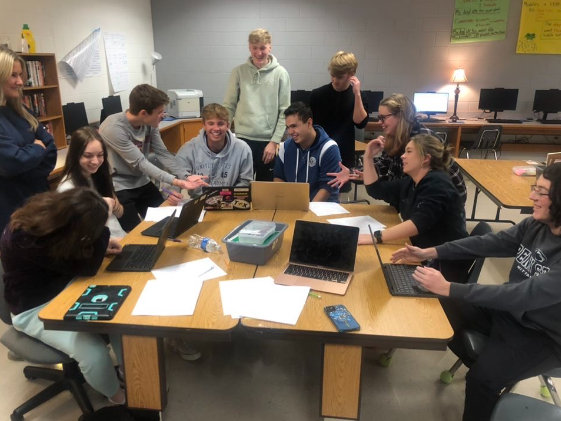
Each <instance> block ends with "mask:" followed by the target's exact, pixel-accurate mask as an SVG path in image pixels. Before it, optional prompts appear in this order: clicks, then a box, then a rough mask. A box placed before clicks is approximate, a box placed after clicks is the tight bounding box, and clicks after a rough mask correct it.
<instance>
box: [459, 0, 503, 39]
mask: <svg viewBox="0 0 561 421" xmlns="http://www.w3.org/2000/svg"><path fill="white" fill-rule="evenodd" d="M508 5H509V0H492V1H479V0H456V6H455V9H454V20H453V23H452V37H451V38H450V42H451V43H452V44H461V43H466V42H481V41H497V40H501V39H505V36H506V20H507V17H508Z"/></svg>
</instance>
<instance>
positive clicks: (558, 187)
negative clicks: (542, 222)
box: [542, 162, 561, 228]
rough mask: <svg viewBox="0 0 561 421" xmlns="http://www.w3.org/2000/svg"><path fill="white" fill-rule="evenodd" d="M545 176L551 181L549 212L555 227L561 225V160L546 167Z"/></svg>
mask: <svg viewBox="0 0 561 421" xmlns="http://www.w3.org/2000/svg"><path fill="white" fill-rule="evenodd" d="M542 176H543V178H545V179H546V180H548V181H550V182H551V187H550V188H549V199H550V200H551V205H549V214H550V215H551V219H552V220H553V224H554V225H555V227H556V228H557V227H559V226H561V162H559V163H557V164H553V165H550V166H549V167H546V168H545V170H544V171H543V174H542Z"/></svg>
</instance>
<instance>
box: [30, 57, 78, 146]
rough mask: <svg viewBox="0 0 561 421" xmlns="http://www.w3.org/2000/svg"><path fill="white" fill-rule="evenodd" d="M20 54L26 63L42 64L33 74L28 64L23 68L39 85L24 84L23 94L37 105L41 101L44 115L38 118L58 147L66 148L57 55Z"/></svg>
mask: <svg viewBox="0 0 561 421" xmlns="http://www.w3.org/2000/svg"><path fill="white" fill-rule="evenodd" d="M19 55H20V57H21V58H23V59H24V60H25V62H26V63H29V64H32V63H33V62H38V63H40V66H39V65H38V66H36V67H35V69H36V71H35V72H33V70H32V71H31V73H32V74H31V75H30V74H29V73H28V66H26V68H25V69H23V73H24V77H25V80H28V79H29V78H30V76H31V77H32V79H33V80H34V82H35V83H34V85H38V86H24V88H23V95H24V98H25V97H26V96H27V97H28V98H30V101H31V102H32V103H33V102H34V101H35V105H37V106H38V105H39V103H41V111H42V114H43V115H41V116H39V117H37V120H39V121H40V122H41V123H43V124H44V125H45V126H46V127H47V128H48V130H49V131H50V132H51V134H52V135H53V137H54V140H55V145H56V146H57V149H63V148H66V146H67V144H66V132H65V130H64V119H63V118H62V100H61V98H60V87H59V85H58V72H57V64H56V58H55V55H54V54H50V53H34V54H30V53H29V54H26V53H21V54H19ZM41 69H42V71H41ZM33 73H35V74H33ZM32 108H33V107H32Z"/></svg>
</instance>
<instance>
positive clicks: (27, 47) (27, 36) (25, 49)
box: [21, 23, 36, 53]
mask: <svg viewBox="0 0 561 421" xmlns="http://www.w3.org/2000/svg"><path fill="white" fill-rule="evenodd" d="M21 52H22V53H35V52H36V48H35V38H33V32H31V29H29V25H28V24H27V23H24V24H23V29H22V30H21Z"/></svg>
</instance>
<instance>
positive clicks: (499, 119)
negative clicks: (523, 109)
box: [487, 118, 522, 124]
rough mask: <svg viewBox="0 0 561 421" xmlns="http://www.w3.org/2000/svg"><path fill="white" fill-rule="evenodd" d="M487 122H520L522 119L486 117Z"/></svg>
mask: <svg viewBox="0 0 561 421" xmlns="http://www.w3.org/2000/svg"><path fill="white" fill-rule="evenodd" d="M487 122H488V123H497V124H509V123H510V124H522V120H508V119H504V118H488V119H487Z"/></svg>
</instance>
